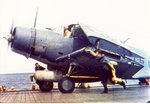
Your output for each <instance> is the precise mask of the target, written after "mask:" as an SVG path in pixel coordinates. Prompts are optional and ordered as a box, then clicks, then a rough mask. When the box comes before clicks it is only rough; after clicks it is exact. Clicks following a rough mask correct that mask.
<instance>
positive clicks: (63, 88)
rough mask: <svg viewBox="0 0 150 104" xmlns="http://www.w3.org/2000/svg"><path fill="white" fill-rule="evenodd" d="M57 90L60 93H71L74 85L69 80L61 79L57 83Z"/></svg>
mask: <svg viewBox="0 0 150 104" xmlns="http://www.w3.org/2000/svg"><path fill="white" fill-rule="evenodd" d="M58 89H59V90H60V92H62V93H72V92H73V91H74V89H75V83H74V82H73V81H72V80H71V79H70V78H66V77H64V78H62V79H61V80H60V81H59V82H58Z"/></svg>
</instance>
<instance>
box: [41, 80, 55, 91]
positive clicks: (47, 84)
mask: <svg viewBox="0 0 150 104" xmlns="http://www.w3.org/2000/svg"><path fill="white" fill-rule="evenodd" d="M38 85H39V88H40V90H41V91H42V92H49V91H51V90H52V89H53V82H51V81H40V83H39V84H38Z"/></svg>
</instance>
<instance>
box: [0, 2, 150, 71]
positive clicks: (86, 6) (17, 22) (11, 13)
mask: <svg viewBox="0 0 150 104" xmlns="http://www.w3.org/2000/svg"><path fill="white" fill-rule="evenodd" d="M37 7H39V11H38V18H37V24H36V28H38V29H44V28H46V27H49V28H56V27H61V26H65V25H69V24H72V23H84V24H86V25H88V26H91V27H94V28H96V29H98V30H100V31H103V32H104V33H105V34H107V35H109V36H110V37H113V38H115V39H117V40H118V41H119V40H122V41H123V40H125V39H127V38H130V39H129V40H128V41H127V42H126V43H125V44H126V45H131V46H134V47H138V48H140V49H143V50H145V51H146V52H148V53H150V47H149V45H148V44H150V29H149V28H150V0H0V74H2V73H28V72H34V63H35V62H38V61H36V60H33V59H30V58H29V59H27V58H26V57H25V56H22V55H19V54H17V53H14V52H12V51H11V49H10V47H8V44H7V41H6V40H4V39H3V37H5V36H7V35H9V34H10V27H11V26H12V24H13V26H24V27H33V25H34V19H35V14H36V9H37ZM40 64H42V63H40ZM42 65H43V66H45V67H46V65H45V64H42Z"/></svg>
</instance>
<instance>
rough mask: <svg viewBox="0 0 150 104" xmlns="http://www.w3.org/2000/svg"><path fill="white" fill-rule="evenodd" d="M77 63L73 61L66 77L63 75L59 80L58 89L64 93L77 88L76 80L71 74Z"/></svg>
mask: <svg viewBox="0 0 150 104" xmlns="http://www.w3.org/2000/svg"><path fill="white" fill-rule="evenodd" d="M76 66H77V64H76V63H71V64H70V67H69V70H68V73H67V74H66V76H65V77H63V78H62V79H61V80H60V81H59V82H58V89H59V90H60V92H62V93H72V92H73V91H74V89H75V82H74V81H73V80H71V78H70V74H71V73H72V72H73V70H74V69H75V68H76Z"/></svg>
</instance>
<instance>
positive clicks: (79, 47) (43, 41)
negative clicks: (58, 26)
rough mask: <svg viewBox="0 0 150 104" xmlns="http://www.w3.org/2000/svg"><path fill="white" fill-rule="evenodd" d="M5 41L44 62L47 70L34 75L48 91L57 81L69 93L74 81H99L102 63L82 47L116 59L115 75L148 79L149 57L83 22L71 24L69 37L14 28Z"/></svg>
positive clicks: (124, 77)
mask: <svg viewBox="0 0 150 104" xmlns="http://www.w3.org/2000/svg"><path fill="white" fill-rule="evenodd" d="M7 40H8V42H9V44H11V49H12V51H14V52H16V53H18V54H21V55H24V56H25V57H27V58H32V59H35V60H38V61H40V62H42V63H45V64H47V69H48V70H47V71H43V72H39V73H38V74H35V79H36V81H38V85H39V87H40V90H41V91H51V90H52V89H53V82H58V89H59V90H60V91H61V92H62V93H71V92H73V91H74V89H75V83H76V82H80V83H84V82H95V81H101V74H102V72H101V70H100V68H101V65H100V63H99V62H98V61H97V60H96V59H95V58H93V57H92V56H90V55H89V54H87V53H86V52H85V50H84V49H85V48H89V49H91V50H93V51H94V50H97V49H100V50H101V51H102V53H103V54H105V56H106V57H107V58H109V59H110V60H112V61H116V62H117V63H118V65H117V66H115V68H116V75H117V77H120V78H122V79H139V81H140V83H142V82H146V83H147V84H148V82H147V79H148V78H150V60H149V59H148V58H146V57H144V56H142V55H141V54H139V53H138V52H136V51H134V50H133V49H132V48H130V47H127V46H125V44H122V43H119V42H117V41H116V40H114V39H112V38H111V37H109V36H107V35H106V34H102V33H101V32H99V31H97V30H94V29H93V28H91V27H89V26H86V25H83V24H73V28H72V33H71V36H70V37H68V38H64V36H63V35H62V34H60V33H58V32H56V31H54V30H52V29H47V30H39V29H36V28H26V27H15V28H13V29H12V31H11V36H10V37H9V38H8V39H7ZM66 74H67V75H68V74H69V76H66Z"/></svg>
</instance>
